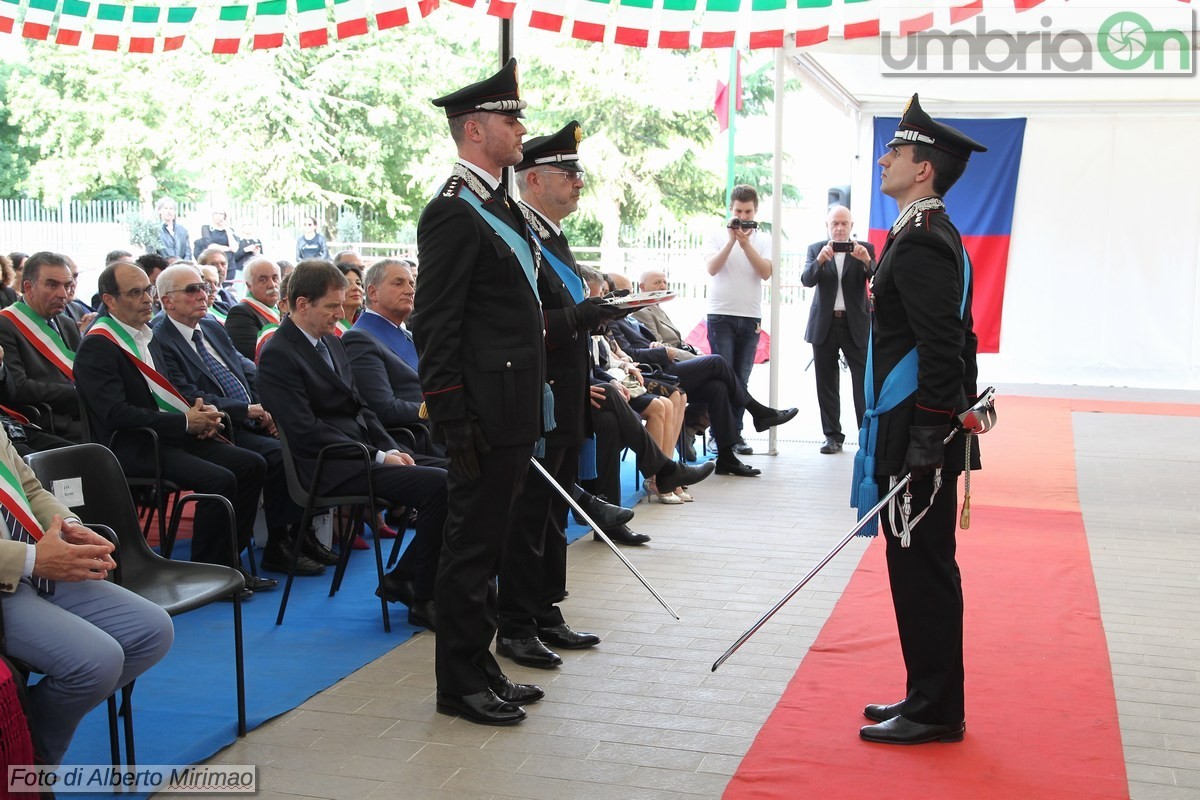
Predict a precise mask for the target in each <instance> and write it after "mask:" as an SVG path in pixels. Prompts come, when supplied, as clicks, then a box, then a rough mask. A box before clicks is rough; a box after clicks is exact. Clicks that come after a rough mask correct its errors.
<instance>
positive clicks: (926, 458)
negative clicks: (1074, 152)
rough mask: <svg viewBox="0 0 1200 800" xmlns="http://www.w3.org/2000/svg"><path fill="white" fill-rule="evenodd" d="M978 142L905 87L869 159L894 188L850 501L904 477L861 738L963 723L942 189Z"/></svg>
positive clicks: (904, 740)
mask: <svg viewBox="0 0 1200 800" xmlns="http://www.w3.org/2000/svg"><path fill="white" fill-rule="evenodd" d="M985 150H986V148H985V147H984V146H983V145H981V144H979V143H978V142H976V141H974V140H972V139H971V138H969V137H968V136H966V135H965V134H963V133H962V132H961V131H958V130H956V129H954V128H951V127H950V126H948V125H944V124H942V123H939V122H936V121H934V120H933V119H931V118H930V117H929V115H928V114H926V113H925V112H924V111H922V110H921V107H920V103H919V102H918V100H917V96H916V95H913V98H912V100H911V101H910V103H909V106H908V108H907V109H905V113H904V118H903V119H902V120H901V122H900V127H899V130H897V131H896V136H895V138H893V139H892V141H891V142H889V143H888V149H887V151H886V152H885V153H884V154H883V156H882V157H881V158H880V159H879V164H880V166H881V167H883V172H882V185H881V190H882V192H883V193H884V194H886V195H888V196H889V197H891V198H893V199H895V200H896V203H897V205H898V207H899V208H900V216H899V218H898V219H897V220H896V222H895V224H894V225H893V226H892V229H891V232H890V233H889V235H888V238H887V242H886V243H885V244H884V247H883V251H882V253H881V255H880V258H879V265H878V268H877V270H876V272H875V277H874V279H873V281H872V284H871V287H872V293H873V296H874V310H873V315H872V317H873V318H872V328H871V336H870V342H869V346H868V350H867V377H866V379H867V383H866V386H865V387H864V389H865V392H864V393H865V395H866V398H865V399H866V411H865V413H864V416H863V428H862V431H861V432H860V434H859V452H858V454H857V455H856V466H855V474H856V478H857V479H859V480H858V484H857V485H856V486H854V487H853V489H852V492H853V493H854V494H855V498H854V500H855V503H854V504H855V505H856V507H857V508H858V509H859V510H860V513H864V512H866V511H867V510H868V509H870V508H871V507H872V506H873V505H875V502H876V499H872V498H877V497H878V496H881V495H882V494H883V493H884V492H886V491H887V489H888V488H889V487H890V485H891V483H892V481H894V480H896V479H897V478H898V477H900V476H903V475H906V474H911V476H912V483H911V484H910V486H909V487H908V489H907V490H906V493H905V495H903V497H904V499H903V500H900V499H897V500H896V501H895V502H894V503H893V504H891V505H889V506H888V507H887V508H886V509H885V510H884V512H883V513H882V514H881V515H880V516H881V518H882V523H883V531H884V536H885V537H886V539H887V563H888V576H889V579H890V583H891V591H892V602H893V605H894V607H895V612H896V624H897V628H898V630H899V634H900V648H901V651H902V652H903V654H904V664H905V667H906V670H907V679H906V681H905V696H904V699H902V700H900V701H899V702H893V703H888V704H879V705H874V704H873V705H868V706H867V707H866V709H865V710H864V712H863V713H864V715H865V716H866V717H867V718H868V719H871V720H873V721H874V722H875V723H876V724H874V725H868V726H866V727H864V728H862V730H861V732H860V735H861V737H862V738H863V739H865V740H867V741H872V742H880V743H885V744H920V743H923V742H934V741H943V742H956V741H961V740H962V738H963V732H964V730H965V727H966V723H965V721H964V720H965V710H964V709H965V706H964V698H963V596H962V580H961V577H960V575H959V569H958V564H957V563H956V562H955V558H954V554H955V526H956V523H957V514H956V511H957V499H958V498H957V494H958V475H959V473H960V472H961V471H962V469H963V466H964V464H963V461H964V456H963V453H964V448H963V443H962V440H961V439H952V440H951V442H950V444H949V445H945V444H943V440H944V439H945V438H946V436H947V435H948V434H949V433H950V430H951V426H952V425H953V424H954V423H955V415H956V414H957V413H959V412H961V411H964V410H965V409H967V408H968V407H969V406H970V405H971V404H972V403H973V402H974V400H975V393H976V388H975V383H976V375H977V368H976V364H975V351H976V339H975V333H974V331H973V330H972V320H971V272H970V259H969V258H968V256H967V253H966V251H965V250H964V249H963V245H962V238H961V236H960V235H959V233H958V230H957V229H956V228H955V227H954V224H953V223H952V222H951V221H950V217H949V216H948V214H947V212H946V203H945V202H944V201H943V199H942V197H943V196H944V195H945V194H946V192H948V191H949V190H950V188H951V187H952V186H953V185H954V183H955V181H957V180H958V178H959V177H960V176H961V175H962V173H963V171H964V170H965V169H966V166H967V160H968V159H969V158H970V156H971V153H973V152H983V151H985ZM975 452H978V451H977V450H976V451H975ZM976 467H978V464H975V465H973V467H972V468H976Z"/></svg>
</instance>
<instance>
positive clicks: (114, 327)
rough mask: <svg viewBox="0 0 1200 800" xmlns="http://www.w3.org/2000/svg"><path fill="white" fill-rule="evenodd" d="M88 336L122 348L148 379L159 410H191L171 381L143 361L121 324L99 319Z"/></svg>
mask: <svg viewBox="0 0 1200 800" xmlns="http://www.w3.org/2000/svg"><path fill="white" fill-rule="evenodd" d="M87 335H88V336H103V337H104V338H105V339H108V340H109V341H110V342H112V343H113V344H115V345H116V346H117V347H119V348H121V352H123V353H124V354H125V355H126V356H128V357H129V360H130V361H132V362H133V365H134V366H135V367H137V368H138V372H140V373H142V377H143V378H145V379H146V385H147V386H148V387H150V394H151V395H152V396H153V397H154V403H155V405H157V406H158V407H159V409H161V410H163V411H169V412H173V413H179V414H186V413H187V411H188V409H189V408H191V406H190V405H189V404H188V402H187V400H184V399H183V395H181V394H180V393H179V390H178V389H176V388H175V387H174V386H172V385H171V382H170V381H169V380H167V379H166V378H164V377H163V376H162V375H160V374H159V373H158V372H157V371H155V370H154V368H153V367H151V366H150V365H149V364H147V363H146V362H145V361H142V356H141V353H140V352H139V351H138V346H137V342H135V341H134V340H133V337H132V336H130V335H129V331H127V330H125V328H124V327H122V325H121V323H119V322H117V321H116V320H115V319H113V318H112V317H99V318H97V319H96V322H95V323H94V324H93V325H92V327H91V329H90V330H88V332H87Z"/></svg>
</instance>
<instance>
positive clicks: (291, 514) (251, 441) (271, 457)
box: [233, 428, 304, 531]
mask: <svg viewBox="0 0 1200 800" xmlns="http://www.w3.org/2000/svg"><path fill="white" fill-rule="evenodd" d="M233 442H234V444H236V445H237V446H238V447H243V448H245V449H247V450H252V451H254V452H255V453H258V454H259V455H260V456H262V457H263V461H265V462H267V473H266V476H265V477H264V478H263V516H264V517H266V519H267V529H268V530H270V531H278V530H281V529H283V528H286V527H287V526H288V525H296V524H298V523H299V522H300V517H301V516H303V515H304V509H303V508H301V507H300V506H299V505H297V504H296V503H295V501H293V500H292V496H291V494H290V493H289V492H288V487H287V475H286V474H285V473H284V471H283V446H282V445H280V444H279V440H278V439H276V438H275V437H274V436H267V435H266V434H263V433H257V432H255V431H250V430H246V429H245V428H242V429H240V430H236V431H234V434H233Z"/></svg>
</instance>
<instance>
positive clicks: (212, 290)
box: [204, 281, 217, 294]
mask: <svg viewBox="0 0 1200 800" xmlns="http://www.w3.org/2000/svg"><path fill="white" fill-rule="evenodd" d="M204 291H205V293H206V294H216V293H217V285H216V284H215V283H211V282H209V281H205V282H204Z"/></svg>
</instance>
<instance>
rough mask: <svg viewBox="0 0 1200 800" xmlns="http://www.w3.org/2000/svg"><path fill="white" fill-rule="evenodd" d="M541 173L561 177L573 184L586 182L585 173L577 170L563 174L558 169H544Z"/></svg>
mask: <svg viewBox="0 0 1200 800" xmlns="http://www.w3.org/2000/svg"><path fill="white" fill-rule="evenodd" d="M542 172H543V173H545V174H546V175H562V176H563V177H564V178H566V179H567V180H568V181H570V182H571V183H574V182H575V181H579V182H580V183H582V182H583V181H586V180H587V173H586V172H584V171H583V170H579V171H578V172H564V171H563V170H560V169H544V170H542Z"/></svg>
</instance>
